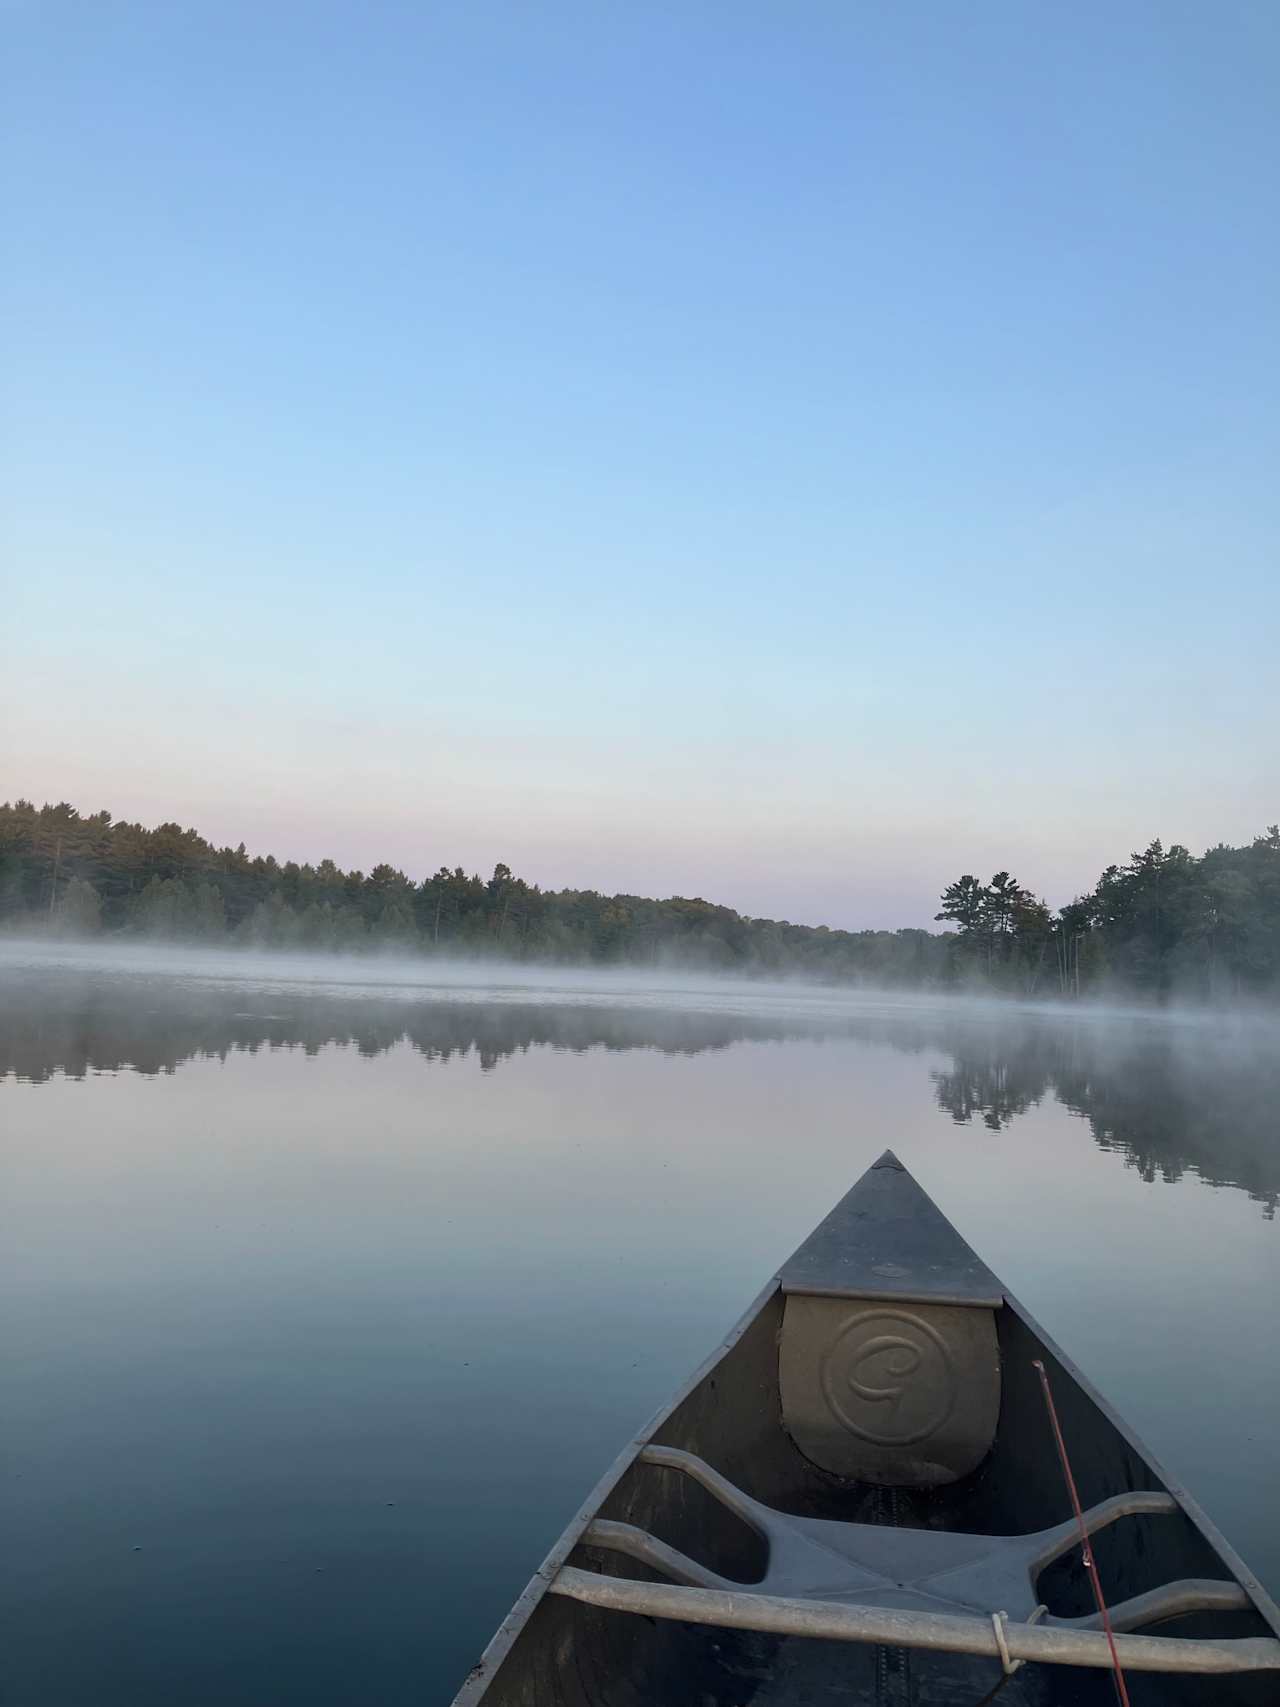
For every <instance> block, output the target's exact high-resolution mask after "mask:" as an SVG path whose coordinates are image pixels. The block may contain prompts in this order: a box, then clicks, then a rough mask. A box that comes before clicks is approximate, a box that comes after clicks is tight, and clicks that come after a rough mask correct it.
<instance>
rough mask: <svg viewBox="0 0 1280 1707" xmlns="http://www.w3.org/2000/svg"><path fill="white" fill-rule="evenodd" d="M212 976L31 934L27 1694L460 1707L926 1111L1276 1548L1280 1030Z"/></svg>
mask: <svg viewBox="0 0 1280 1707" xmlns="http://www.w3.org/2000/svg"><path fill="white" fill-rule="evenodd" d="M198 970H200V971H201V973H202V975H199V976H196V975H192V974H191V972H190V970H188V971H187V972H185V973H184V974H183V975H181V976H177V975H170V974H168V973H164V972H162V971H160V970H157V969H156V968H155V967H152V968H149V969H144V970H141V971H139V970H136V969H135V970H133V971H131V972H127V973H126V972H124V971H122V970H120V968H119V967H118V966H117V967H115V968H111V967H108V966H105V965H98V966H96V967H90V968H89V969H86V967H85V965H83V964H80V965H79V966H77V965H76V964H74V963H72V962H71V961H68V962H67V963H65V964H60V965H58V966H55V967H50V966H49V965H48V964H47V962H46V963H40V962H39V961H36V960H35V959H34V958H32V957H29V956H28V957H24V956H23V955H22V954H21V953H20V952H18V951H15V950H14V949H12V948H10V949H8V950H4V951H3V958H0V1074H3V1075H4V1077H3V1079H0V1120H2V1121H3V1143H4V1190H3V1201H2V1205H0V1216H2V1218H3V1225H2V1226H0V1264H2V1265H3V1266H2V1269H0V1295H2V1299H3V1302H2V1305H0V1311H2V1325H0V1367H2V1368H3V1371H4V1377H3V1382H2V1383H0V1431H2V1442H3V1450H4V1467H3V1482H2V1484H0V1486H2V1490H3V1504H4V1511H3V1514H2V1523H3V1534H4V1537H5V1541H4V1548H3V1553H2V1555H0V1556H2V1558H3V1565H2V1567H0V1568H2V1570H3V1624H4V1629H3V1637H2V1640H0V1701H3V1703H4V1704H5V1707H116V1704H117V1703H118V1704H120V1707H124V1704H125V1703H128V1704H129V1707H152V1704H157V1707H158V1704H159V1703H162V1702H163V1703H165V1704H166V1707H169V1704H172V1703H179V1702H180V1703H182V1704H183V1707H203V1704H205V1703H209V1704H213V1703H237V1704H240V1703H243V1704H244V1707H250V1704H252V1707H262V1704H267V1703H294V1702H297V1703H299V1704H301V1703H307V1704H308V1707H327V1704H330V1703H333V1704H337V1703H344V1704H345V1703H352V1702H356V1701H359V1702H378V1703H384V1704H387V1707H392V1704H397V1703H405V1704H408V1703H414V1704H415V1707H421V1704H423V1703H427V1704H431V1703H437V1702H445V1701H447V1700H448V1698H449V1696H450V1694H451V1692H452V1690H453V1688H454V1687H455V1686H456V1684H457V1682H458V1681H459V1679H460V1677H461V1675H462V1673H463V1672H464V1671H465V1670H466V1668H467V1667H468V1666H469V1665H470V1664H471V1662H472V1661H473V1659H474V1658H475V1657H476V1654H477V1653H478V1651H479V1649H480V1647H481V1646H482V1645H483V1644H484V1642H485V1641H486V1639H487V1638H488V1636H489V1634H490V1632H491V1631H492V1629H493V1627H494V1625H495V1624H496V1623H497V1622H498V1620H499V1618H500V1617H501V1616H502V1614H503V1613H504V1612H505V1610H506V1608H507V1607H508V1605H509V1604H510V1602H511V1600H512V1599H513V1597H514V1596H515V1594H516V1592H517V1591H518V1589H519V1588H520V1586H521V1585H522V1584H523V1582H524V1580H525V1579H526V1578H527V1576H528V1575H529V1573H530V1571H531V1569H532V1568H533V1566H534V1565H535V1564H536V1563H537V1561H538V1559H539V1558H540V1556H541V1554H542V1553H543V1551H544V1550H545V1548H546V1546H547V1544H548V1543H549V1542H550V1541H551V1540H552V1538H553V1537H554V1536H555V1534H556V1533H557V1532H558V1531H559V1529H560V1528H561V1527H562V1525H563V1523H564V1522H565V1520H566V1519H567V1517H568V1516H569V1515H570V1514H571V1512H572V1511H573V1510H574V1508H575V1507H576V1506H577V1504H578V1503H579V1502H580V1500H581V1498H582V1496H583V1494H584V1493H585V1492H586V1490H587V1489H588V1487H589V1486H590V1484H591V1483H592V1482H593V1480H594V1479H595V1477H596V1476H597V1475H598V1473H599V1472H600V1471H601V1470H602V1469H603V1468H604V1467H605V1465H606V1464H607V1463H608V1462H609V1460H610V1459H611V1458H612V1457H613V1456H614V1454H615V1452H616V1451H617V1449H618V1448H619V1446H620V1445H621V1443H622V1442H623V1440H624V1439H625V1438H626V1436H627V1435H628V1434H629V1433H631V1432H632V1431H633V1430H634V1428H635V1427H636V1426H637V1425H638V1424H639V1423H640V1422H642V1421H643V1420H644V1418H645V1417H646V1416H647V1415H648V1414H649V1413H650V1412H651V1411H652V1410H653V1409H654V1408H655V1407H656V1406H657V1405H658V1404H660V1403H661V1402H662V1401H663V1399H664V1398H665V1397H666V1395H667V1394H668V1393H669V1391H670V1390H671V1388H672V1387H673V1386H674V1385H675V1384H676V1383H677V1382H678V1381H679V1380H680V1379H681V1378H682V1377H683V1376H684V1374H685V1373H686V1372H687V1371H688V1369H689V1368H690V1366H691V1365H692V1364H693V1363H694V1362H695V1361H696V1360H699V1359H700V1358H701V1357H702V1356H703V1355H704V1353H705V1352H706V1351H707V1350H708V1349H709V1347H710V1346H711V1345H712V1344H713V1343H714V1342H715V1341H716V1340H717V1339H718V1338H719V1336H720V1334H721V1333H722V1332H723V1330H724V1329H725V1328H726V1327H727V1326H728V1325H729V1323H730V1322H731V1321H732V1320H733V1319H734V1318H735V1317H736V1316H737V1315H738V1314H739V1313H740V1311H741V1310H742V1308H743V1307H744V1306H745V1304H746V1303H747V1301H748V1300H749V1299H750V1298H751V1296H752V1295H753V1294H754V1292H755V1291H756V1290H757V1289H758V1287H759V1286H760V1284H761V1283H762V1282H763V1280H764V1279H766V1278H767V1276H768V1274H769V1272H770V1271H771V1270H772V1269H773V1268H774V1267H775V1266H776V1265H777V1263H778V1262H779V1261H780V1260H781V1259H782V1258H783V1257H784V1256H785V1255H786V1254H787V1252H788V1251H789V1250H790V1249H791V1248H792V1247H793V1246H794V1245H795V1244H796V1243H797V1242H798V1241H799V1240H800V1238H801V1237H802V1236H803V1235H804V1234H805V1233H806V1232H807V1231H808V1230H809V1228H810V1227H811V1226H812V1225H813V1224H814V1223H815V1222H816V1221H817V1220H818V1219H820V1217H821V1216H822V1215H823V1214H824V1213H825V1211H826V1210H827V1209H828V1208H829V1207H830V1205H831V1204H832V1202H834V1200H835V1199H836V1198H837V1197H838V1196H839V1195H840V1194H841V1193H842V1192H843V1191H844V1190H845V1189H846V1188H847V1187H848V1185H849V1184H850V1183H851V1181H852V1180H853V1179H854V1177H855V1176H856V1175H857V1174H859V1173H860V1172H861V1171H862V1169H863V1168H864V1167H865V1166H866V1165H867V1164H868V1163H869V1162H870V1161H871V1160H872V1159H873V1158H874V1157H875V1156H876V1155H877V1154H878V1153H879V1151H880V1150H881V1149H882V1148H883V1147H884V1146H885V1145H886V1144H892V1145H893V1147H894V1148H895V1149H896V1150H897V1151H898V1152H899V1154H900V1155H901V1156H902V1158H903V1160H904V1161H905V1162H906V1163H907V1165H908V1166H909V1167H910V1168H911V1169H912V1170H913V1171H914V1172H915V1173H916V1174H917V1176H918V1177H919V1178H920V1180H921V1182H922V1183H923V1184H924V1185H925V1187H926V1189H927V1190H929V1191H930V1192H931V1193H932V1195H933V1196H934V1197H935V1198H936V1199H937V1200H938V1202H939V1203H940V1204H941V1206H942V1208H943V1209H944V1210H945V1211H946V1212H947V1213H948V1214H949V1215H950V1216H951V1217H952V1218H953V1219H954V1220H955V1221H956V1222H957V1223H958V1224H959V1226H960V1228H961V1230H962V1231H963V1232H964V1233H965V1234H966V1236H967V1237H968V1238H969V1239H970V1240H971V1242H972V1243H974V1244H975V1245H976V1246H977V1247H978V1249H979V1251H980V1252H981V1254H982V1255H983V1256H984V1257H985V1258H986V1259H987V1260H988V1262H989V1263H990V1264H991V1265H992V1266H993V1267H994V1268H995V1269H996V1270H997V1272H999V1273H1000V1274H1001V1275H1002V1276H1003V1278H1004V1279H1005V1280H1006V1281H1007V1282H1008V1283H1009V1285H1010V1286H1011V1287H1012V1288H1013V1290H1014V1291H1016V1292H1017V1293H1018V1294H1019V1295H1020V1296H1021V1297H1022V1298H1023V1300H1024V1302H1026V1303H1027V1304H1028V1305H1029V1306H1030V1307H1031V1308H1032V1310H1034V1311H1035V1313H1036V1314H1037V1315H1038V1316H1039V1318H1040V1320H1041V1321H1042V1322H1043V1324H1044V1325H1045V1326H1046V1327H1047V1328H1048V1330H1049V1331H1050V1333H1052V1334H1053V1335H1055V1336H1056V1337H1057V1338H1058V1339H1059V1340H1060V1341H1061V1342H1063V1343H1064V1344H1065V1346H1066V1348H1067V1350H1068V1351H1069V1352H1071V1353H1072V1354H1073V1355H1074V1356H1075V1357H1076V1359H1077V1361H1079V1362H1080V1363H1081V1364H1082V1365H1083V1367H1084V1368H1085V1370H1086V1371H1087V1372H1088V1373H1089V1374H1090V1375H1092V1376H1093V1377H1094V1379H1095V1380H1096V1381H1097V1382H1098V1383H1099V1384H1100V1385H1101V1386H1102V1387H1103V1388H1104V1390H1105V1391H1106V1392H1107V1394H1108V1396H1109V1397H1110V1398H1112V1399H1113V1400H1114V1401H1115V1402H1116V1403H1117V1404H1118V1405H1119V1407H1120V1408H1121V1409H1122V1410H1123V1411H1124V1412H1125V1413H1126V1414H1127V1415H1128V1417H1129V1418H1130V1420H1131V1421H1132V1422H1133V1423H1134V1424H1135V1425H1136V1426H1137V1428H1138V1429H1139V1430H1140V1432H1141V1433H1143V1434H1144V1436H1145V1437H1146V1439H1147V1441H1148V1442H1149V1444H1150V1445H1151V1447H1152V1448H1153V1449H1154V1451H1155V1452H1156V1453H1157V1455H1158V1456H1159V1457H1160V1458H1162V1459H1163V1461H1164V1462H1165V1464H1166V1466H1167V1467H1168V1468H1169V1469H1170V1470H1172V1471H1174V1472H1175V1473H1177V1474H1178V1475H1180V1476H1181V1477H1182V1478H1183V1479H1184V1480H1185V1481H1186V1482H1187V1483H1188V1484H1189V1485H1190V1487H1191V1488H1192V1490H1193V1491H1194V1492H1195V1493H1196V1494H1197V1495H1198V1496H1199V1497H1200V1499H1201V1501H1202V1503H1203V1504H1204V1505H1205V1506H1206V1507H1207V1508H1208V1511H1209V1513H1210V1515H1211V1516H1213V1517H1214V1518H1215V1519H1216V1520H1217V1522H1218V1523H1219V1524H1220V1525H1221V1526H1222V1527H1223V1529H1225V1531H1226V1533H1227V1535H1228V1536H1229V1537H1230V1539H1231V1540H1232V1541H1233V1542H1234V1543H1235V1544H1236V1545H1237V1546H1238V1547H1239V1549H1240V1550H1241V1552H1242V1553H1243V1554H1244V1555H1245V1557H1246V1558H1247V1559H1248V1561H1249V1562H1250V1563H1251V1564H1252V1565H1253V1566H1254V1567H1255V1569H1257V1570H1258V1571H1259V1573H1260V1574H1261V1576H1262V1577H1263V1579H1264V1581H1266V1582H1267V1583H1268V1584H1269V1586H1270V1587H1271V1589H1272V1591H1273V1592H1274V1591H1275V1590H1276V1589H1277V1588H1280V1539H1278V1538H1277V1534H1276V1530H1277V1525H1276V1521H1275V1514H1276V1512H1277V1510H1278V1509H1280V1440H1278V1439H1277V1432H1278V1431H1277V1426H1276V1424H1277V1417H1278V1416H1280V1355H1278V1353H1280V1330H1278V1328H1277V1301H1278V1300H1280V1226H1278V1225H1277V1223H1276V1221H1275V1219H1274V1214H1275V1206H1276V1202H1277V1198H1278V1197H1280V1117H1278V1115H1277V1109H1280V1050H1278V1049H1277V1041H1278V1034H1277V1032H1276V1031H1275V1030H1269V1029H1267V1028H1265V1027H1261V1026H1258V1025H1247V1026H1239V1027H1221V1026H1219V1027H1214V1028H1206V1027H1204V1026H1200V1025H1196V1024H1193V1023H1191V1022H1189V1021H1182V1022H1174V1021H1162V1020H1155V1019H1145V1020H1130V1021H1125V1020H1121V1019H1118V1018H1115V1017H1102V1018H1093V1019H1080V1018H1077V1019H1074V1020H1073V1019H1066V1020H1064V1019H1062V1018H1055V1017H1046V1016H1043V1015H1035V1014H1021V1015H1017V1014H1010V1013H1008V1012H1005V1013H1003V1014H993V1013H991V1012H980V1011H977V1010H968V1011H962V1010H956V1009H947V1008H944V1007H935V1008H932V1009H929V1008H909V1007H904V1006H902V1005H897V1006H893V1005H887V1004H876V1003H873V1002H854V1001H840V1000H837V999H835V998H832V997H830V996H829V995H818V996H814V995H811V994H810V995H806V994H804V993H792V994H789V995H788V994H776V993H767V992H766V993H760V992H756V993H753V992H751V991H749V990H727V989H725V988H724V987H721V988H720V989H715V988H713V987H708V988H705V989H702V990H698V989H696V988H694V987H692V986H690V985H685V986H683V987H681V988H679V989H670V988H669V989H665V990H664V989H661V988H657V987H653V988H649V989H643V988H635V987H633V988H631V989H630V990H626V989H623V988H621V987H610V986H608V985H607V984H605V983H602V982H600V981H596V982H595V983H591V982H588V981H585V980H576V981H575V980H573V979H571V978H567V977H566V978H563V979H561V980H559V981H558V983H557V984H556V986H555V987H553V988H548V989H543V990H537V989H530V988H521V987H519V986H518V985H515V984H508V985H506V986H505V987H493V986H486V985H485V984H484V983H483V982H482V981H481V980H480V978H479V975H475V976H473V978H472V979H471V981H470V982H468V983H467V984H466V985H465V987H461V988H455V989H442V988H435V989H422V988H416V989H415V988H410V987H406V986H403V985H397V984H394V983H385V982H384V983H382V984H340V983H334V982H330V983H319V982H316V981H314V978H313V979H312V981H297V980H294V979H292V978H284V977H281V975H280V971H279V970H276V971H275V972H273V973H272V975H271V976H270V977H269V978H264V977H261V976H257V977H238V978H233V977H229V976H228V975H227V974H226V972H225V969H224V968H220V967H219V966H217V965H215V964H213V963H210V964H209V965H206V966H205V967H203V968H201V969H198ZM245 970H250V969H249V968H245ZM347 975H348V976H364V977H367V976H368V973H367V972H364V973H360V972H359V971H356V972H353V973H350V974H347ZM380 976H381V977H382V978H384V979H387V978H390V977H392V976H393V974H391V973H389V972H383V973H381V974H380Z"/></svg>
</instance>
